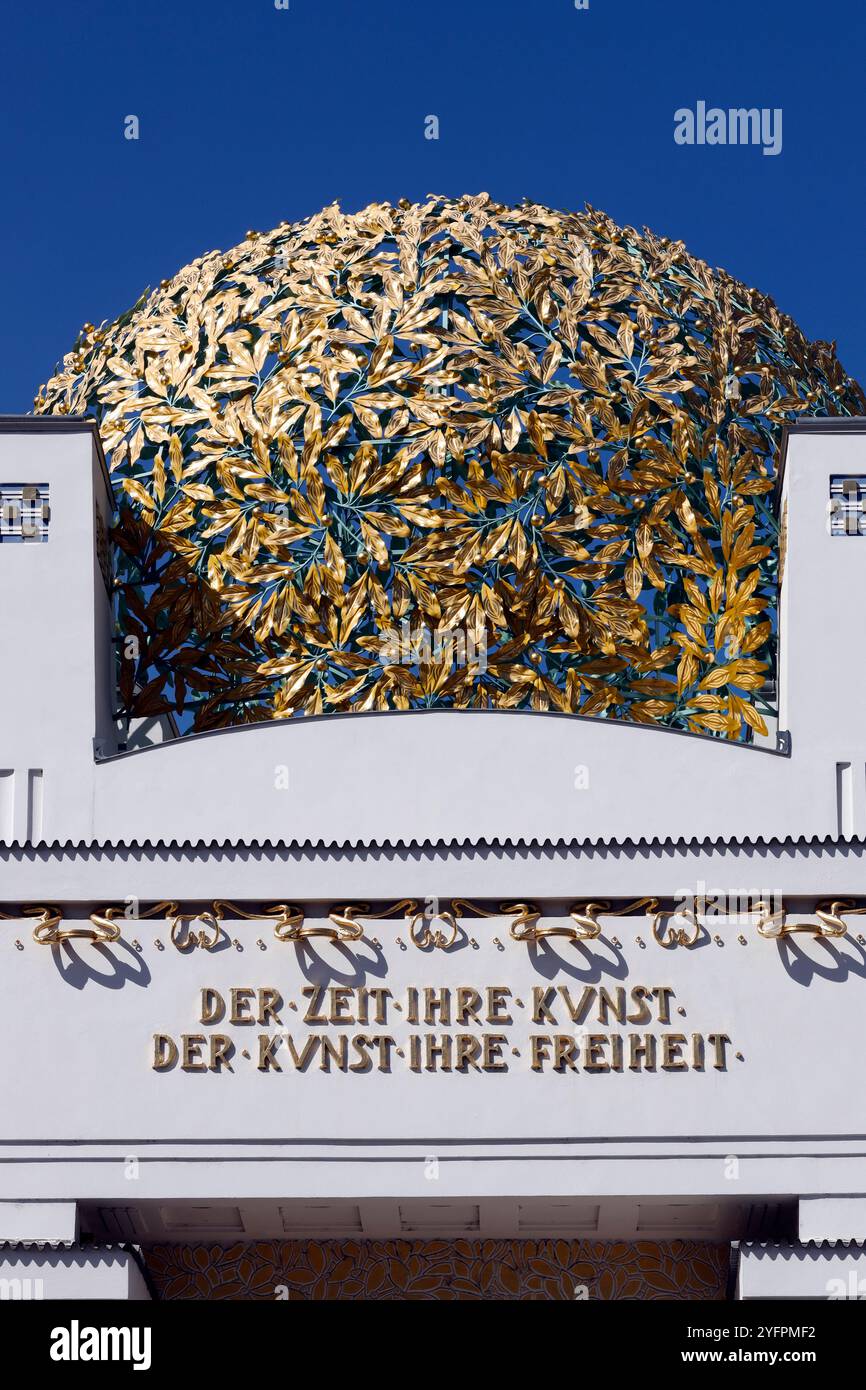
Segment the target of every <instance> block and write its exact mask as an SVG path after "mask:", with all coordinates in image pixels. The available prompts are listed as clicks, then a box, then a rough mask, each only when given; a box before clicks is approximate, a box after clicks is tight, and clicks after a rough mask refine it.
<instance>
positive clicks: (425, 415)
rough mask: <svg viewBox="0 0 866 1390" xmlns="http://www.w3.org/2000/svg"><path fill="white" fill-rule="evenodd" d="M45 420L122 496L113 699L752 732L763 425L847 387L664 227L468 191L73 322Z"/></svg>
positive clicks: (769, 589) (761, 658)
mask: <svg viewBox="0 0 866 1390" xmlns="http://www.w3.org/2000/svg"><path fill="white" fill-rule="evenodd" d="M36 409H37V411H39V412H57V411H59V412H63V413H66V412H68V413H72V414H77V413H88V414H93V415H95V416H96V417H97V419H98V421H99V428H100V432H101V436H102V440H103V444H104V447H105V450H106V454H107V456H108V458H109V461H110V466H111V469H112V472H113V473H114V474H115V475H116V477H117V479H118V480H119V482H120V484H121V487H122V490H123V494H124V503H123V505H122V506H121V509H120V518H119V523H118V526H117V528H116V531H115V541H116V554H117V557H118V574H119V581H120V583H119V594H120V600H119V615H118V621H119V628H120V636H121V639H123V638H124V637H128V636H134V637H135V638H136V639H137V640H136V642H135V643H134V644H132V646H130V645H129V644H128V643H126V644H124V642H123V640H121V642H120V643H119V647H120V650H121V652H123V651H124V649H126V652H127V659H123V658H122V659H121V662H120V684H121V691H122V700H123V705H124V707H125V708H126V710H127V711H128V712H130V713H136V714H147V713H158V712H160V711H162V710H168V709H173V710H178V711H180V712H181V714H182V722H183V723H184V724H185V725H194V727H196V728H206V727H215V726H218V725H223V724H233V723H240V722H245V721H249V720H254V719H267V718H273V717H275V716H287V715H292V714H297V713H309V714H320V713H327V712H330V711H345V710H358V709H408V708H413V707H426V706H437V705H438V706H443V705H444V706H456V707H465V706H471V707H498V708H517V707H531V708H534V709H552V710H560V711H563V712H574V713H580V714H596V715H601V714H604V715H606V716H608V717H623V718H628V719H633V720H638V721H641V722H661V723H664V724H668V725H672V726H676V727H681V728H689V729H692V730H695V731H698V732H705V733H706V732H710V733H717V734H722V735H725V736H727V737H749V736H750V730H752V729H761V728H762V720H761V715H760V709H762V708H767V707H768V706H767V699H768V698H771V689H770V687H769V686H767V684H766V682H767V678H768V676H772V674H773V671H774V662H775V653H774V643H775V622H774V617H773V614H774V605H775V597H776V590H777V582H776V580H777V555H778V547H777V544H776V541H777V525H776V520H775V517H774V515H773V510H772V507H771V504H770V496H769V495H770V493H771V491H772V488H773V471H774V465H775V461H776V457H777V453H778V447H779V441H780V436H781V430H782V426H783V425H784V424H785V422H786V421H791V420H793V419H796V418H797V417H798V416H800V415H802V414H810V415H839V414H857V413H863V412H864V411H866V402H864V397H863V393H862V391H861V390H860V388H859V386H857V384H856V383H854V382H852V381H851V380H850V378H846V376H845V374H844V372H843V371H842V369H841V367H840V365H839V363H838V361H837V359H836V357H835V353H834V350H833V348H832V347H831V346H830V345H828V344H826V343H820V342H819V343H814V344H813V343H809V342H808V341H807V340H806V339H805V338H804V336H803V335H802V333H801V332H800V331H799V329H798V328H797V327H796V325H795V324H793V323H792V322H791V320H790V319H788V318H786V317H785V316H784V315H782V314H780V313H779V311H778V309H777V308H776V306H775V305H774V304H773V302H772V301H771V300H770V299H769V298H767V297H766V296H765V295H762V294H760V293H759V292H758V291H757V290H753V289H747V288H746V287H744V286H743V285H741V284H740V283H739V282H737V281H736V280H734V279H733V278H732V277H731V276H729V275H728V274H727V273H726V272H725V271H720V270H716V271H713V270H711V269H710V268H709V267H708V266H707V265H706V264H704V262H702V261H700V260H697V259H695V258H694V257H693V256H690V255H689V254H688V253H687V251H686V250H685V248H684V247H683V245H682V244H681V243H680V242H671V241H669V240H667V239H666V238H659V237H656V236H654V235H653V234H651V233H649V232H646V231H644V232H642V233H639V232H637V231H635V230H634V229H633V228H631V227H626V228H620V227H618V226H617V225H616V224H615V223H614V222H612V221H611V220H610V218H608V217H606V216H604V215H603V214H601V213H597V212H595V211H593V210H591V209H588V210H587V211H585V212H582V213H563V212H555V211H552V210H550V209H548V208H545V207H541V206H538V205H536V204H531V203H524V204H523V205H521V206H520V207H517V208H510V207H503V206H502V205H500V204H498V203H495V202H492V201H491V200H490V199H489V198H488V197H487V195H486V194H480V195H478V196H475V197H464V198H460V199H459V200H452V199H447V198H439V197H430V198H428V200H427V201H426V202H424V203H422V204H409V203H407V202H405V201H403V202H401V203H400V205H399V206H398V207H391V206H390V205H388V204H382V205H376V204H374V205H372V206H370V207H368V208H365V209H364V210H363V211H362V212H359V213H357V214H355V215H348V214H345V213H343V212H341V211H340V209H339V208H338V207H337V206H333V207H330V208H326V209H325V210H324V211H323V212H321V213H319V214H317V215H316V216H314V217H312V218H309V219H308V220H306V221H304V222H301V223H298V224H295V225H288V224H286V223H283V224H281V225H280V226H279V227H277V228H276V229H275V230H273V231H271V232H266V233H258V232H249V233H248V234H247V237H246V238H245V240H244V242H243V243H242V244H241V245H240V246H237V247H234V248H233V249H232V250H231V251H229V252H227V253H221V252H216V251H214V252H210V253H209V254H208V255H205V256H203V257H202V258H201V259H200V260H197V261H194V262H193V263H192V264H191V265H189V266H187V267H186V268H185V269H183V270H181V271H180V272H179V273H178V274H177V275H176V276H174V278H173V279H171V280H166V281H162V282H161V284H160V286H159V288H158V289H156V290H153V291H151V292H149V293H147V294H146V295H144V296H142V298H141V299H140V300H139V301H138V303H137V304H136V305H135V306H134V308H133V309H132V310H131V311H130V312H129V313H127V314H124V315H123V316H122V317H121V318H119V319H118V320H117V321H116V322H115V323H112V324H103V325H102V326H100V327H99V328H94V327H93V326H92V325H86V326H85V329H84V330H83V331H82V334H81V336H80V337H79V339H78V341H77V343H76V344H75V346H74V348H73V350H72V351H71V352H70V353H69V354H67V356H66V357H65V358H64V360H63V363H62V366H61V367H60V368H59V370H58V372H57V374H56V375H55V376H54V377H53V378H52V379H51V381H49V383H48V385H47V386H46V387H44V388H43V389H42V390H41V392H40V394H39V396H38V397H37V398H36ZM424 634H427V636H426V637H425V635H424ZM437 634H438V641H437ZM431 639H432V640H431ZM452 639H453V640H452ZM407 643H408V645H407ZM461 643H462V647H461V645H460V644H461ZM461 651H462V652H463V653H464V657H465V659H464V657H461V655H460V653H461ZM130 652H131V653H132V656H131V657H130V656H129V655H128V654H129V653H130ZM466 652H468V653H469V655H468V656H466V655H465V654H466ZM762 688H763V695H762V694H760V693H759V692H761V690H762Z"/></svg>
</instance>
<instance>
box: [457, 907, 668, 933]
mask: <svg viewBox="0 0 866 1390" xmlns="http://www.w3.org/2000/svg"><path fill="white" fill-rule="evenodd" d="M453 907H454V910H455V911H456V912H461V913H462V912H464V911H468V912H471V913H473V914H474V915H475V916H477V917H510V918H511V924H510V926H509V935H510V936H511V938H512V940H513V941H527V942H533V941H545V940H547V939H548V938H549V937H554V936H561V937H565V938H566V940H568V941H594V940H595V939H596V937H599V936H600V935H601V923H600V922H599V921H598V913H600V912H602V913H604V914H605V915H607V916H609V917H625V916H628V914H629V913H630V912H637V911H638V910H639V909H640V908H642V907H646V908H648V909H649V910H650V911H651V912H652V911H653V910H654V909H655V908H657V907H658V902H657V900H656V899H655V898H639V899H637V900H636V901H635V902H631V903H627V904H626V905H625V907H617V908H614V907H611V905H610V903H609V902H587V903H576V904H575V906H574V907H573V908H572V909H571V911H570V913H569V917H570V919H571V920H570V921H569V922H562V923H556V924H553V925H551V924H547V923H545V924H544V925H543V926H539V920H538V919H539V918H540V916H541V911H540V909H539V908H537V907H536V906H535V905H534V904H533V903H503V904H502V905H501V906H500V908H499V909H498V911H496V912H489V911H488V910H487V909H486V908H483V907H478V905H477V904H476V903H471V902H468V901H467V900H466V899H465V898H455V900H454V903H453Z"/></svg>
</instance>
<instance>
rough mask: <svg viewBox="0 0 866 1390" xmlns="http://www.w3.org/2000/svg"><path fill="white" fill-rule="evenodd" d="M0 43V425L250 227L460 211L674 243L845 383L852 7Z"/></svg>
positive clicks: (854, 270)
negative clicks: (768, 137) (728, 124)
mask: <svg viewBox="0 0 866 1390" xmlns="http://www.w3.org/2000/svg"><path fill="white" fill-rule="evenodd" d="M2 23H3V29H2V37H3V57H4V64H3V69H4V71H3V82H2V84H0V142H2V151H0V153H2V160H0V171H2V173H0V177H2V188H3V193H4V213H5V215H4V216H3V218H2V223H0V239H2V243H3V245H2V251H3V263H4V264H5V266H6V273H5V275H4V276H3V278H2V287H0V295H2V306H0V308H2V317H0V322H2V325H3V329H2V339H0V410H3V411H10V412H16V411H25V410H29V409H30V408H31V404H32V397H33V394H34V391H35V389H36V388H37V387H38V385H39V383H40V382H42V381H44V380H46V378H47V376H48V375H49V374H50V372H51V370H52V368H53V365H54V363H55V362H56V361H57V360H58V358H59V357H60V356H61V355H62V353H63V352H64V351H65V350H66V349H67V348H68V347H70V346H71V344H72V342H73V340H74V338H75V336H76V333H77V331H78V329H79V328H80V326H81V324H82V323H83V322H85V321H86V320H91V321H93V322H95V323H98V322H99V321H100V320H102V319H103V318H113V317H115V316H116V315H117V314H119V313H121V312H122V311H123V310H124V309H125V308H127V307H129V306H130V305H131V304H132V303H133V302H134V301H135V300H136V299H137V298H138V296H139V295H140V293H141V292H142V290H143V289H144V288H145V287H146V286H147V285H152V284H155V283H156V282H157V281H159V280H160V279H161V278H163V277H167V276H169V275H171V274H173V273H174V271H175V270H177V269H178V268H179V267H180V266H181V265H183V264H185V263H186V262H187V261H189V260H191V259H193V257H195V256H197V255H199V254H201V253H202V252H203V251H207V250H211V249H213V248H216V247H226V246H230V245H233V244H234V243H236V242H237V241H239V240H240V239H241V238H242V237H243V235H244V232H245V231H246V230H247V228H249V227H255V228H260V229H262V230H264V229H267V228H269V227H272V226H274V225H275V224H276V223H278V222H280V221H282V219H283V218H286V219H288V220H289V221H293V220H295V219H297V218H301V217H304V216H306V215H307V214H309V213H311V212H314V211H317V210H318V209H319V208H320V207H322V206H323V205H324V204H326V203H329V202H331V201H333V200H334V199H339V201H340V202H341V204H342V205H343V207H344V208H346V209H348V210H353V209H357V208H359V207H363V206H364V205H365V204H366V203H368V202H370V201H373V200H382V199H388V200H390V201H396V200H397V199H398V198H400V197H404V196H405V197H408V198H411V199H416V198H423V197H424V195H425V194H426V193H428V192H437V193H450V194H461V193H464V192H477V191H480V190H482V189H484V190H486V191H487V192H489V193H490V194H491V195H492V196H494V197H495V198H497V199H498V200H500V201H503V202H509V201H517V200H519V199H520V198H521V197H523V196H524V195H528V196H530V197H532V198H534V199H537V200H538V201H539V202H543V203H548V204H550V205H552V206H555V207H559V208H578V207H582V205H583V204H584V202H590V203H592V204H593V205H594V206H596V207H599V208H602V209H604V210H605V211H606V212H608V213H610V215H611V216H612V217H614V218H615V219H617V220H618V221H619V222H621V223H633V224H634V225H636V226H638V227H640V226H643V225H647V226H650V227H652V228H653V229H654V230H655V231H657V232H659V233H661V234H664V235H669V236H672V237H681V238H682V239H683V240H684V241H685V242H686V244H687V246H688V247H689V249H690V250H691V251H693V252H694V253H695V254H697V255H700V256H703V257H704V258H705V259H706V260H708V261H709V262H710V263H711V264H712V265H717V266H724V267H725V268H726V269H727V270H729V271H730V272H731V273H732V274H735V275H737V276H739V277H740V278H742V279H743V280H745V281H746V282H747V283H748V284H751V285H756V286H759V287H760V288H761V289H763V290H765V291H766V292H768V293H769V294H771V295H773V297H774V298H775V299H776V300H777V302H778V303H779V305H780V307H781V308H782V309H784V310H785V311H786V312H788V313H790V314H792V315H793V316H794V318H796V319H797V320H798V322H799V323H800V324H801V326H802V327H803V329H804V330H805V331H806V332H807V333H808V334H809V335H810V336H811V337H823V338H827V339H834V338H835V339H836V340H837V341H838V345H839V352H840V356H841V358H842V361H843V363H844V365H845V366H846V368H847V370H848V371H849V372H851V373H852V374H853V375H855V376H858V377H859V378H860V380H861V381H863V380H864V379H866V328H864V323H866V314H864V309H866V303H864V301H866V292H864V273H866V257H864V226H866V178H864V159H863V146H864V141H863V132H864V123H866V103H864V98H863V91H864V85H863V67H862V65H863V51H864V40H866V7H864V6H863V5H862V3H861V0H823V3H821V4H820V5H819V4H816V3H808V2H807V0H785V2H784V3H783V0H590V3H589V9H587V10H577V9H576V8H575V4H574V0H289V8H288V10H277V9H276V8H275V5H274V0H198V3H195V4H193V3H191V2H190V0H146V3H145V2H144V0H77V2H76V3H72V0H41V3H39V4H38V5H22V4H19V5H16V6H14V7H11V6H10V7H7V8H6V11H5V15H4V18H3V21H2ZM700 100H703V101H705V102H706V103H707V105H708V106H719V107H725V108H727V107H731V106H736V107H740V106H757V107H769V108H776V107H780V108H782V111H783V147H782V152H781V154H779V155H778V156H776V157H768V156H765V155H763V154H762V152H761V149H760V148H755V147H708V146H703V147H700V146H693V147H687V146H678V145H677V144H675V142H674V138H673V133H674V112H675V111H676V110H677V109H678V108H681V107H686V106H691V107H694V106H695V105H696V103H697V102H698V101H700ZM131 114H132V115H136V116H138V118H139V122H140V138H139V139H138V140H137V141H132V140H126V139H125V138H124V118H125V117H126V116H128V115H131ZM429 115H436V116H437V117H438V119H439V139H438V140H427V139H425V138H424V128H425V117H427V116H429Z"/></svg>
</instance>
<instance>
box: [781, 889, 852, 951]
mask: <svg viewBox="0 0 866 1390" xmlns="http://www.w3.org/2000/svg"><path fill="white" fill-rule="evenodd" d="M756 911H757V912H758V913H760V916H759V918H758V924H757V925H758V933H759V935H760V936H764V937H769V938H770V940H776V941H778V940H779V939H781V937H783V936H791V935H793V933H794V932H809V933H811V935H812V936H825V937H826V936H844V935H845V934H846V932H847V930H848V927H847V925H846V923H845V920H844V919H845V917H847V916H854V915H855V914H861V915H862V914H863V913H864V912H866V906H858V905H857V903H855V902H851V901H850V900H848V899H845V898H837V899H834V901H833V902H831V903H829V904H827V903H826V902H824V903H819V904H818V906H817V907H816V908H815V916H816V917H817V918H818V921H817V922H789V921H788V920H787V912H786V910H785V908H784V907H781V908H777V909H776V911H775V912H774V911H773V910H772V909H771V907H770V905H769V903H765V902H760V903H758V904H757V907H756Z"/></svg>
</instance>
